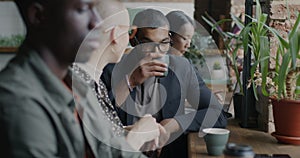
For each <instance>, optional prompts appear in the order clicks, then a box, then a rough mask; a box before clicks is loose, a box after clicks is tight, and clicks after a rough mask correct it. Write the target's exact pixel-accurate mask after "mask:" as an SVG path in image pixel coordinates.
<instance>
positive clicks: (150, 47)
mask: <svg viewBox="0 0 300 158" xmlns="http://www.w3.org/2000/svg"><path fill="white" fill-rule="evenodd" d="M134 38H135V39H136V41H137V43H138V44H139V45H140V47H141V49H142V51H143V52H153V51H154V49H155V48H158V49H159V51H160V53H166V52H168V51H169V49H170V43H171V41H166V42H159V43H158V42H153V41H139V40H137V38H136V37H134Z"/></svg>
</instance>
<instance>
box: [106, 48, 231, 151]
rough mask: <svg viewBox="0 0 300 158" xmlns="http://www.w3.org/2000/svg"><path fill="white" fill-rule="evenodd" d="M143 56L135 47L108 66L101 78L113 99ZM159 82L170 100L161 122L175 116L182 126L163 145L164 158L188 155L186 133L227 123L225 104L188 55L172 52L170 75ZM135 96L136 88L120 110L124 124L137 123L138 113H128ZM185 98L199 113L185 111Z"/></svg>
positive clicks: (222, 125)
mask: <svg viewBox="0 0 300 158" xmlns="http://www.w3.org/2000/svg"><path fill="white" fill-rule="evenodd" d="M142 58H143V55H142V54H140V53H139V52H137V50H136V49H134V50H133V51H132V52H131V53H130V54H128V55H126V56H124V57H123V58H122V60H121V62H120V63H118V64H116V65H115V64H109V65H107V66H106V67H105V69H104V71H103V74H102V76H101V79H102V80H103V82H104V83H105V84H106V85H107V87H108V90H109V91H110V96H111V99H112V100H114V98H113V96H114V93H113V91H114V88H113V87H115V85H117V83H118V82H119V81H120V80H122V79H124V78H125V75H126V74H129V73H130V72H131V71H132V70H133V69H134V68H135V65H136V64H137V63H138V62H139V61H140V59H142ZM159 84H161V85H162V86H161V87H163V88H161V89H160V91H164V90H165V91H166V98H165V99H166V100H165V101H164V103H163V107H162V108H161V110H160V115H161V116H160V118H158V122H159V121H161V120H163V119H167V118H175V119H176V121H177V122H178V123H179V125H180V127H181V131H180V132H178V133H176V134H174V137H172V138H173V139H177V140H176V141H174V142H173V143H171V144H169V145H168V146H166V147H164V148H163V151H162V157H186V155H187V154H186V148H187V146H186V145H187V143H186V135H185V134H186V133H188V132H189V131H194V132H195V131H199V130H201V129H203V128H206V127H225V126H226V124H227V119H226V117H225V115H224V111H223V110H222V105H221V104H220V103H219V102H218V100H217V99H216V97H215V96H214V95H213V93H212V92H211V91H210V90H209V89H208V88H207V87H206V85H205V83H204V82H203V80H202V78H201V77H200V75H199V73H197V72H196V70H195V69H194V67H193V66H192V65H191V64H190V63H189V62H188V60H186V59H185V58H182V57H178V56H173V55H170V57H169V67H168V75H167V76H166V77H163V78H160V79H159ZM135 98H136V89H133V91H132V92H131V94H130V97H128V98H127V100H126V101H125V103H124V105H121V107H122V108H119V110H118V114H119V116H120V118H121V120H122V122H123V123H124V125H130V124H132V123H133V120H134V118H135V116H133V115H131V114H128V110H129V111H130V110H132V107H134V105H135ZM185 100H187V101H188V102H189V103H190V104H191V105H192V106H193V107H194V108H195V109H196V111H195V112H191V113H188V114H185V111H184V110H185ZM208 109H210V110H208ZM125 111H126V112H125ZM129 113H131V112H129ZM177 137H178V138H177ZM172 138H171V140H172ZM174 149H175V150H174ZM176 149H181V150H176ZM164 151H165V153H164Z"/></svg>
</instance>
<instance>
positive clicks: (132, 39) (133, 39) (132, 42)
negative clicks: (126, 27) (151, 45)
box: [129, 26, 139, 47]
mask: <svg viewBox="0 0 300 158" xmlns="http://www.w3.org/2000/svg"><path fill="white" fill-rule="evenodd" d="M137 31H138V29H137V27H136V26H133V27H132V29H131V30H130V33H129V43H130V45H131V46H133V47H135V46H136V45H138V44H139V41H138V39H137V37H136V36H137Z"/></svg>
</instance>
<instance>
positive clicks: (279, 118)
mask: <svg viewBox="0 0 300 158" xmlns="http://www.w3.org/2000/svg"><path fill="white" fill-rule="evenodd" d="M271 100H272V105H273V115H274V123H275V133H273V134H272V135H273V136H275V137H276V138H277V140H279V141H281V142H283V143H289V144H297V145H300V101H295V100H286V99H282V100H279V101H278V100H276V99H275V98H271ZM283 138H284V139H283Z"/></svg>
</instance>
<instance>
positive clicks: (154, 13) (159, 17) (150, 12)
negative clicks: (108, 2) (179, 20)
mask: <svg viewBox="0 0 300 158" xmlns="http://www.w3.org/2000/svg"><path fill="white" fill-rule="evenodd" d="M132 24H133V25H135V26H137V27H138V28H144V27H145V28H159V27H164V26H168V27H169V26H170V25H169V21H168V19H167V18H166V17H165V15H164V14H163V13H162V12H160V11H158V10H155V9H146V10H143V11H140V12H138V13H137V14H136V15H135V17H134V19H133V22H132Z"/></svg>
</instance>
